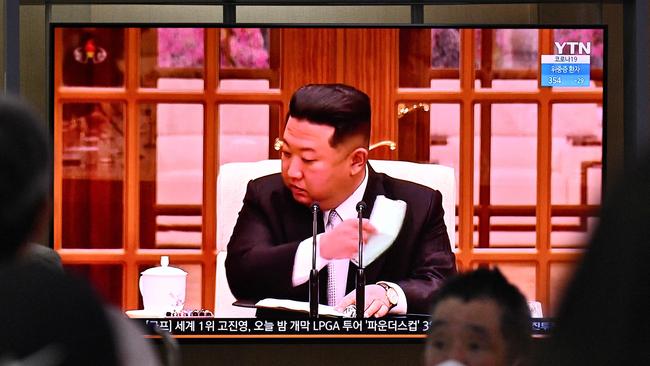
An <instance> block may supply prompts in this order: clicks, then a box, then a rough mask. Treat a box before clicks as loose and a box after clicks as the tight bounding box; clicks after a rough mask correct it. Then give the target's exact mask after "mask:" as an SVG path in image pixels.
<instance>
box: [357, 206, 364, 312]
mask: <svg viewBox="0 0 650 366" xmlns="http://www.w3.org/2000/svg"><path fill="white" fill-rule="evenodd" d="M365 208H366V203H365V202H363V201H360V202H359V203H357V214H358V217H359V267H358V268H357V286H356V295H357V299H356V300H357V306H356V308H357V311H356V313H357V319H363V313H364V310H365V309H366V291H365V289H366V274H365V273H364V268H363V230H362V225H363V210H364V209H365Z"/></svg>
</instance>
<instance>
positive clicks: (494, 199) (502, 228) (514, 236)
mask: <svg viewBox="0 0 650 366" xmlns="http://www.w3.org/2000/svg"><path fill="white" fill-rule="evenodd" d="M483 108H484V109H485V110H484V112H483V115H482V118H484V119H485V118H487V117H488V116H489V118H490V121H491V122H490V128H491V131H490V132H491V133H490V149H489V153H490V156H489V164H488V163H487V161H486V162H485V164H486V165H485V166H489V170H490V171H489V174H490V179H489V181H484V183H487V182H489V183H488V184H489V187H480V189H479V194H482V195H483V196H482V197H479V205H480V206H483V207H484V206H485V205H498V206H507V207H506V211H502V212H500V213H498V214H496V215H495V214H494V213H491V214H490V215H492V216H491V217H490V229H489V231H490V233H489V241H488V240H479V244H481V243H482V244H483V246H485V245H488V244H487V243H489V246H508V247H512V246H515V247H518V246H529V247H532V246H534V243H535V204H536V202H537V105H536V104H516V103H515V104H496V103H495V104H492V105H491V106H489V105H484V106H483ZM485 122H487V121H485ZM477 146H479V145H477ZM482 158H487V157H482ZM486 173H487V172H486ZM479 179H480V178H479ZM488 195H489V199H488ZM522 206H523V207H522Z"/></svg>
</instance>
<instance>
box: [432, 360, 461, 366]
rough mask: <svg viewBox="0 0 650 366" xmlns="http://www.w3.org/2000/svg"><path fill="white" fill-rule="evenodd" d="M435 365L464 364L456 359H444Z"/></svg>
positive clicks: (458, 365) (453, 365)
mask: <svg viewBox="0 0 650 366" xmlns="http://www.w3.org/2000/svg"><path fill="white" fill-rule="evenodd" d="M436 366H465V364H464V363H462V362H458V361H456V360H446V361H442V362H440V363H439V364H437V365H436Z"/></svg>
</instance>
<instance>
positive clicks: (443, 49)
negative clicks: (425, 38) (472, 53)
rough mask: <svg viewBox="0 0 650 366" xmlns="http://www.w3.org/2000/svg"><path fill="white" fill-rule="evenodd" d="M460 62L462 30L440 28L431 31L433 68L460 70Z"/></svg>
mask: <svg viewBox="0 0 650 366" xmlns="http://www.w3.org/2000/svg"><path fill="white" fill-rule="evenodd" d="M459 62H460V30H459V29H457V28H440V29H432V30H431V67H432V68H434V69H458V65H459Z"/></svg>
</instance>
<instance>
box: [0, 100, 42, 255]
mask: <svg viewBox="0 0 650 366" xmlns="http://www.w3.org/2000/svg"><path fill="white" fill-rule="evenodd" d="M50 156H51V145H50V136H49V133H48V131H47V128H46V127H45V122H44V121H43V120H41V119H40V118H38V117H37V116H36V114H35V112H34V111H33V110H32V108H30V107H29V106H27V105H26V104H25V103H24V102H22V101H19V100H17V99H14V98H11V97H6V96H2V97H0V172H2V174H0V202H2V204H1V205H0V261H4V260H8V259H11V258H13V257H14V256H15V255H16V253H17V252H18V249H19V248H20V246H21V245H22V244H24V243H25V242H26V241H27V239H28V237H29V235H30V234H31V232H32V230H33V229H34V224H35V223H36V220H37V217H38V214H39V211H40V210H41V209H42V208H43V205H44V204H45V202H46V200H47V199H48V197H49V194H50V190H51V179H52V177H51V171H52V170H51V158H50Z"/></svg>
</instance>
